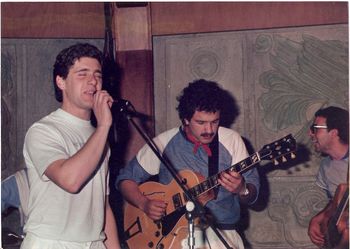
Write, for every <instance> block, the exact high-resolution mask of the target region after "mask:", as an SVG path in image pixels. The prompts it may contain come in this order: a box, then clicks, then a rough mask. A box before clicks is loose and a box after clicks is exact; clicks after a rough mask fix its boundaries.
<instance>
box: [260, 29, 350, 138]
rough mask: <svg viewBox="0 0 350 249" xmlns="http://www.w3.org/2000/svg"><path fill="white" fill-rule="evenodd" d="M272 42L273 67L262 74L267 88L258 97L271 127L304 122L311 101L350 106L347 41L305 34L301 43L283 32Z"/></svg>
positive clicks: (268, 126)
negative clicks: (323, 38) (349, 103)
mask: <svg viewBox="0 0 350 249" xmlns="http://www.w3.org/2000/svg"><path fill="white" fill-rule="evenodd" d="M258 39H259V37H258V38H257V43H258ZM263 39H264V41H265V43H266V41H267V40H268V39H266V36H264V37H263ZM270 41H271V42H273V44H271V46H272V45H273V48H274V49H273V52H274V53H271V52H270V63H271V66H272V67H273V69H272V70H269V71H266V72H264V73H262V74H261V75H260V79H259V81H260V84H261V86H262V87H263V88H266V89H267V90H268V91H267V92H265V93H263V94H262V95H261V96H260V98H259V99H258V103H259V107H260V110H261V111H262V113H263V122H264V124H265V126H266V127H267V128H268V129H270V130H273V131H278V130H282V129H285V128H288V127H290V126H294V125H302V124H305V123H306V110H307V109H308V108H309V107H310V105H312V104H319V105H320V106H327V105H337V106H341V107H344V108H348V101H349V99H348V92H349V91H348V80H349V76H348V44H347V42H343V41H338V40H325V41H322V40H320V39H318V38H316V37H313V36H310V35H305V34H304V35H302V41H301V42H296V41H293V40H291V39H288V38H285V37H282V36H280V35H274V36H273V37H272V39H270ZM260 44H261V42H260ZM266 46H267V45H266V44H265V47H266ZM260 51H261V50H260ZM265 51H266V50H265ZM270 51H271V50H270ZM304 128H305V130H306V129H307V125H305V127H304ZM303 130H304V129H303Z"/></svg>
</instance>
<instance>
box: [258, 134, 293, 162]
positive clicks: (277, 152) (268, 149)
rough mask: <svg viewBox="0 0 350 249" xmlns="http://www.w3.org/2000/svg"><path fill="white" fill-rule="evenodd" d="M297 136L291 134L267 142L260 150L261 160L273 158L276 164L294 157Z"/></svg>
mask: <svg viewBox="0 0 350 249" xmlns="http://www.w3.org/2000/svg"><path fill="white" fill-rule="evenodd" d="M296 147H297V146H296V141H295V138H294V137H293V136H292V135H291V134H289V135H287V136H285V137H283V138H281V139H279V140H276V141H274V142H273V143H270V144H266V145H264V147H263V148H262V149H261V150H260V151H259V155H260V158H261V160H271V161H273V163H274V164H275V165H278V164H279V163H281V162H286V161H287V160H288V159H294V158H295V157H296V156H295V151H296Z"/></svg>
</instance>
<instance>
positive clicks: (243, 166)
mask: <svg viewBox="0 0 350 249" xmlns="http://www.w3.org/2000/svg"><path fill="white" fill-rule="evenodd" d="M260 161H261V158H260V154H259V152H255V153H254V154H252V155H250V156H249V157H247V158H246V159H244V160H242V161H240V162H238V163H236V164H235V165H232V166H231V167H230V168H228V169H226V170H224V171H225V172H229V171H235V172H238V173H242V172H244V171H246V170H248V169H250V168H251V167H252V166H253V165H254V164H257V163H258V162H260ZM219 175H220V173H218V174H216V175H213V176H210V177H209V178H208V179H207V180H205V181H203V182H201V183H199V184H198V185H196V186H194V187H192V188H190V189H189V191H190V193H191V194H192V196H193V197H198V196H200V195H201V194H203V193H205V192H207V191H209V190H211V189H213V188H215V187H217V186H219V185H220V184H219V182H218V178H219Z"/></svg>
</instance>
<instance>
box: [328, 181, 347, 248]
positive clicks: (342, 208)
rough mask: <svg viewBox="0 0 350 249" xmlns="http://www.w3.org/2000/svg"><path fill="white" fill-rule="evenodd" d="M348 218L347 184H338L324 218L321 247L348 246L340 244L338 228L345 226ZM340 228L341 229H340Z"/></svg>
mask: <svg viewBox="0 0 350 249" xmlns="http://www.w3.org/2000/svg"><path fill="white" fill-rule="evenodd" d="M348 220H349V185H348V184H346V183H344V184H339V185H338V187H337V190H336V191H335V196H334V198H333V200H332V203H331V208H330V211H329V212H328V214H326V216H325V219H324V224H323V227H324V229H323V230H324V231H325V245H324V247H323V249H334V248H337V249H338V248H348V245H340V244H339V242H340V241H341V237H342V235H341V234H340V233H339V231H338V230H339V228H341V227H344V228H345V226H347V222H348ZM340 230H341V229H340Z"/></svg>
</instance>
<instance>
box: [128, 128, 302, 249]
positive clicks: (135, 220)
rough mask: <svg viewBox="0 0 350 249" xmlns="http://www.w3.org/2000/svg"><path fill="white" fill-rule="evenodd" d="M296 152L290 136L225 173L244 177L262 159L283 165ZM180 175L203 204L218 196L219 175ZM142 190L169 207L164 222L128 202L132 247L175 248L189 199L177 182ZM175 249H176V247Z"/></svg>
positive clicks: (184, 225)
mask: <svg viewBox="0 0 350 249" xmlns="http://www.w3.org/2000/svg"><path fill="white" fill-rule="evenodd" d="M295 150H296V141H295V139H294V138H293V137H292V135H291V134H289V135H287V136H286V137H284V138H282V139H279V140H277V141H275V142H273V143H270V144H267V145H265V146H264V147H263V148H262V149H261V150H260V151H259V152H255V153H254V154H252V155H250V156H249V157H247V158H246V159H244V160H242V161H240V162H238V163H237V164H235V165H233V166H231V167H229V168H228V169H226V170H224V171H225V172H229V171H235V172H238V173H240V174H242V173H244V172H245V171H247V170H249V169H251V168H252V167H253V166H254V165H256V164H257V163H259V162H260V161H262V160H269V161H273V162H274V164H275V165H278V164H279V163H281V162H286V161H287V159H289V158H295V154H294V152H295ZM178 175H179V179H181V181H182V183H184V184H185V185H186V187H187V189H188V190H189V192H190V194H191V195H192V196H193V197H194V198H196V200H198V201H199V202H200V203H201V204H202V205H204V204H205V203H207V202H208V201H209V200H211V199H213V198H214V197H215V194H214V191H213V190H214V188H216V187H218V186H219V185H220V184H219V183H218V178H219V175H220V173H218V174H216V175H213V176H210V177H209V178H208V179H207V180H205V178H204V177H203V176H201V175H200V174H197V173H195V172H193V171H191V170H182V171H180V172H179V173H178ZM139 190H140V191H141V192H142V193H143V194H144V195H145V196H147V197H148V198H150V199H160V200H164V201H165V202H167V203H168V205H167V209H166V215H165V216H164V217H163V218H162V219H161V220H158V221H153V220H152V219H150V218H149V217H148V216H147V215H146V214H145V213H144V212H143V211H142V210H140V209H138V208H136V207H135V206H133V205H131V204H129V203H128V202H125V206H124V231H125V232H124V233H125V238H126V242H127V244H128V246H129V248H130V249H143V248H156V249H170V248H172V246H174V242H175V238H176V237H177V235H178V234H179V233H180V230H181V229H182V230H183V228H187V220H186V218H185V215H184V214H185V213H186V207H185V205H186V202H187V201H188V198H187V196H186V195H185V193H183V191H182V189H181V187H180V186H179V185H178V184H177V182H176V181H175V180H173V181H171V182H170V183H169V184H168V185H163V184H160V183H157V182H146V183H143V184H141V185H140V186H139ZM181 234H183V231H181ZM185 238H186V237H185ZM176 240H179V238H176ZM174 249H177V246H176V247H174Z"/></svg>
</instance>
